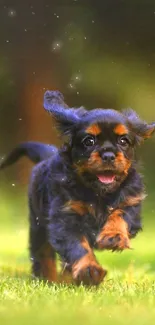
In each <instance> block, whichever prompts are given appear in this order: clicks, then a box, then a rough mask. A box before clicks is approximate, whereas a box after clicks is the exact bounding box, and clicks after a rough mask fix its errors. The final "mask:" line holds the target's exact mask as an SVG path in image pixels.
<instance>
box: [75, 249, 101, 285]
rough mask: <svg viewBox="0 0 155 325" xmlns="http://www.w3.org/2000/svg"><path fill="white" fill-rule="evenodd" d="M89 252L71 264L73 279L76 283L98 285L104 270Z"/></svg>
mask: <svg viewBox="0 0 155 325" xmlns="http://www.w3.org/2000/svg"><path fill="white" fill-rule="evenodd" d="M91 259H92V258H91V257H89V254H87V255H86V256H84V257H83V258H81V259H80V260H79V261H78V262H76V263H75V264H74V265H73V268H72V274H73V279H74V281H75V283H76V284H77V285H80V284H81V283H82V284H84V285H99V284H100V283H101V282H102V280H103V278H104V277H105V275H106V273H107V271H105V270H104V269H103V268H102V267H101V266H100V265H99V264H98V263H97V262H96V261H95V259H94V260H93V259H92V260H91Z"/></svg>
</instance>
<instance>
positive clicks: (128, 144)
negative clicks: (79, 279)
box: [1, 91, 155, 275]
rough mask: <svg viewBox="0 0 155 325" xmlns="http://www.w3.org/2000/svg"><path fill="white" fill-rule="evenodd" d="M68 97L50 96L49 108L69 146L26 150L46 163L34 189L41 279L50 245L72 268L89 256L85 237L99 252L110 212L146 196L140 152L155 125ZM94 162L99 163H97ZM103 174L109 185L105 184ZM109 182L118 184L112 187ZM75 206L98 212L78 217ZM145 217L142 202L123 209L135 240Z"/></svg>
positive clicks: (34, 239)
mask: <svg viewBox="0 0 155 325" xmlns="http://www.w3.org/2000/svg"><path fill="white" fill-rule="evenodd" d="M62 98H63V97H61V94H60V93H59V92H50V91H48V92H46V93H45V98H44V107H45V109H46V110H48V111H49V112H50V113H51V114H52V116H53V117H54V118H55V121H56V123H57V125H58V127H59V130H60V131H61V132H62V133H63V134H67V135H68V137H69V140H68V143H67V145H65V146H64V147H62V148H61V149H59V150H58V149H55V148H53V147H46V146H43V145H42V144H37V145H36V144H33V143H29V144H26V145H24V148H25V149H24V153H26V155H27V156H28V157H29V158H30V159H32V160H33V161H34V162H38V161H40V160H43V161H41V162H40V163H39V164H37V165H36V166H35V167H34V168H33V171H32V177H31V181H30V185H29V209H30V253H31V258H32V259H33V270H34V273H35V274H36V275H38V274H40V272H39V268H40V257H39V255H38V251H39V249H40V248H41V247H42V246H43V245H44V243H45V242H48V243H49V244H50V245H51V247H52V248H53V249H54V250H55V251H56V252H57V253H58V254H59V255H60V257H61V259H62V261H64V262H65V263H67V265H69V266H70V268H71V269H72V266H73V265H74V263H76V261H79V260H80V259H81V258H82V257H83V256H85V255H86V254H87V253H88V250H87V249H86V247H85V246H83V245H82V244H81V242H82V238H83V237H84V238H86V239H87V241H88V243H89V245H90V247H91V248H92V249H93V248H97V246H96V238H97V236H98V234H99V233H100V231H101V229H102V228H103V227H104V225H105V224H106V222H107V220H108V217H109V215H110V213H111V212H110V211H115V210H117V209H119V208H120V207H121V205H122V203H124V202H126V199H127V198H129V197H130V198H135V197H136V196H138V195H139V197H140V196H143V192H144V187H143V182H142V179H141V177H140V175H139V174H138V173H137V171H136V161H135V156H134V151H135V147H136V145H137V144H138V143H139V142H141V140H142V139H144V138H147V137H148V135H149V136H151V134H152V133H153V132H154V129H155V124H150V125H149V124H147V123H146V122H143V121H141V120H140V118H139V117H138V116H137V114H136V113H135V112H133V111H132V110H127V111H124V112H122V113H120V112H117V111H115V110H111V109H94V110H91V111H86V110H85V109H84V108H80V109H69V108H68V107H67V105H66V106H65V105H64V103H63V101H62ZM94 124H97V126H98V128H99V130H100V132H99V134H97V135H92V134H88V132H87V130H88V128H89V127H90V126H92V125H94ZM118 125H123V126H124V127H125V128H126V130H127V134H124V135H121V136H119V135H118V134H115V132H114V129H115V127H117V126H118ZM92 130H93V129H92ZM123 137H124V138H123ZM90 144H91V145H90ZM22 146H23V145H21V146H20V147H18V149H16V150H15V151H13V152H15V155H14V154H12V155H11V158H9V159H7V160H6V161H4V162H3V165H1V166H2V167H4V166H6V165H8V164H10V162H11V163H13V162H15V160H16V159H17V158H18V157H19V156H20V154H21V152H23V151H22ZM19 148H20V150H19ZM49 148H50V150H49V151H48V149H49ZM51 149H52V150H51ZM105 152H108V153H110V154H112V155H113V157H114V158H115V159H114V161H110V162H109V161H107V160H106V161H105ZM93 153H95V154H96V156H95V157H96V158H94V156H93ZM49 155H51V157H49V158H48V157H47V156H49ZM91 155H92V156H91ZM119 155H120V156H119ZM9 157H10V156H9ZM47 158H48V159H47ZM90 158H93V161H92V163H91V164H90ZM95 159H96V160H95ZM127 166H128V167H127ZM100 175H101V176H103V177H104V179H103V180H105V182H101V181H100V178H99V177H100ZM108 177H109V179H110V180H112V181H110V183H108ZM113 179H114V180H113ZM71 201H74V202H75V201H76V202H81V203H82V204H83V206H87V207H90V208H92V211H94V213H93V212H92V213H91V212H90V211H91V210H89V209H88V210H86V212H85V213H83V215H81V214H80V210H79V213H78V212H77V211H76V210H74V209H72V208H71V207H70V205H69V202H71ZM140 213H141V200H140V201H139V202H137V203H135V204H133V205H132V206H130V205H129V206H128V205H124V207H123V215H122V217H123V218H124V220H125V221H126V222H127V225H128V232H129V234H130V237H133V236H135V235H136V234H137V232H138V231H139V230H141V215H140ZM36 269H37V271H35V270H36Z"/></svg>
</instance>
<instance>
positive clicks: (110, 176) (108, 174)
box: [97, 170, 116, 184]
mask: <svg viewBox="0 0 155 325" xmlns="http://www.w3.org/2000/svg"><path fill="white" fill-rule="evenodd" d="M97 178H98V180H99V181H100V182H101V183H103V184H112V183H113V182H114V181H115V178H116V174H114V172H113V171H111V170H106V171H104V173H103V174H98V175H97Z"/></svg>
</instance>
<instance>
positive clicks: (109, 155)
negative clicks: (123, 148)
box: [102, 152, 115, 163]
mask: <svg viewBox="0 0 155 325" xmlns="http://www.w3.org/2000/svg"><path fill="white" fill-rule="evenodd" d="M102 160H103V162H107V163H110V162H114V160H115V154H114V153H113V152H104V153H103V154H102Z"/></svg>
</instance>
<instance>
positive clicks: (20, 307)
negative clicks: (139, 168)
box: [0, 200, 155, 325]
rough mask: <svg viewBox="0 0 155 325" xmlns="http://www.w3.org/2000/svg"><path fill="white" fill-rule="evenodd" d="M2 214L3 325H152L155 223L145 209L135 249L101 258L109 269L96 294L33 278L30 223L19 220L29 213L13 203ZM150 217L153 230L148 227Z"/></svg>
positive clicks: (0, 300)
mask: <svg viewBox="0 0 155 325" xmlns="http://www.w3.org/2000/svg"><path fill="white" fill-rule="evenodd" d="M4 202H5V200H4V201H3V203H4ZM5 203H6V202H5ZM22 203H23V201H22ZM20 204H21V203H20ZM13 206H14V210H12V207H13ZM24 207H25V203H24ZM146 209H147V213H146ZM6 211H7V212H6ZM17 211H18V213H17ZM0 212H1V216H3V218H2V224H1V227H0V324H6V325H7V324H17V325H18V324H22V325H23V324H25V325H26V324H30V325H31V324H32V325H33V324H38V325H39V324H54V323H56V324H57V325H60V324H64V325H65V324H71V323H73V324H75V325H76V324H105V325H108V324H109V325H110V324H126V325H127V324H136V325H143V324H149V325H150V324H154V322H155V221H154V219H153V216H154V211H153V210H152V209H151V208H150V209H149V210H148V206H147V205H146V208H145V222H144V226H145V227H144V231H143V233H141V234H139V235H138V237H137V238H136V239H134V240H133V241H132V247H133V250H129V251H126V252H123V253H111V252H101V253H97V256H98V259H99V261H100V263H101V264H102V265H103V266H104V267H105V268H106V269H107V270H108V275H107V278H106V280H105V282H104V283H103V284H102V285H101V286H100V287H99V288H97V289H95V288H91V289H86V288H84V287H83V286H80V287H79V288H77V287H74V286H73V285H70V286H65V285H48V284H47V283H43V282H41V281H40V282H39V281H37V280H34V279H32V278H31V276H30V263H29V258H28V249H27V246H28V222H27V221H26V217H25V218H24V219H23V218H20V213H21V212H23V213H24V214H26V210H25V208H24V210H23V206H19V205H18V204H17V205H16V206H15V204H13V202H11V203H10V204H9V206H7V205H5V204H3V205H1V207H0ZM9 215H12V219H11V220H12V222H9ZM148 215H149V216H152V220H151V221H150V224H151V226H150V225H149V224H148V223H147V222H146V220H147V216H148ZM16 217H17V218H16Z"/></svg>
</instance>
